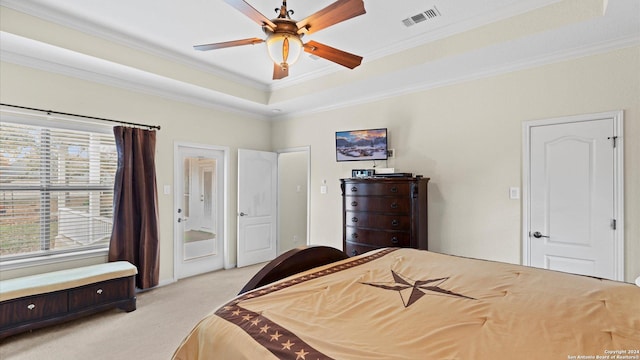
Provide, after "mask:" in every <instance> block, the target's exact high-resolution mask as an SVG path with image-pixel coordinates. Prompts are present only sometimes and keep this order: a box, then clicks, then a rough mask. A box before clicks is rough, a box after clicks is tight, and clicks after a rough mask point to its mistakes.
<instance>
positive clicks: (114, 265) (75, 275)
mask: <svg viewBox="0 0 640 360" xmlns="http://www.w3.org/2000/svg"><path fill="white" fill-rule="evenodd" d="M137 273H138V269H137V268H136V267H135V266H133V265H132V264H131V263H129V262H127V261H115V262H109V263H105V264H97V265H90V266H83V267H79V268H75V269H68V270H60V271H53V272H49V273H44V274H38V275H31V276H24V277H19V278H15V279H8V280H2V281H0V301H6V300H11V299H17V298H20V297H25V296H30V295H37V294H44V293H49V292H53V291H59V290H64V289H70V288H74V287H79V286H83V285H88V284H93V283H97V282H100V281H106V280H110V279H118V278H121V277H127V276H133V275H136V274H137Z"/></svg>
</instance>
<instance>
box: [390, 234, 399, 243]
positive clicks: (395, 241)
mask: <svg viewBox="0 0 640 360" xmlns="http://www.w3.org/2000/svg"><path fill="white" fill-rule="evenodd" d="M391 243H392V244H394V245H396V244H398V237H397V236H394V237H392V238H391Z"/></svg>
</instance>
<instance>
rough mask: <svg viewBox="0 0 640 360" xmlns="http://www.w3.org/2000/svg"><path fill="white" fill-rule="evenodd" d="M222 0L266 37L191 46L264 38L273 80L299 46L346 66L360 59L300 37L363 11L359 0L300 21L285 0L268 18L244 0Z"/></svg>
mask: <svg viewBox="0 0 640 360" xmlns="http://www.w3.org/2000/svg"><path fill="white" fill-rule="evenodd" d="M224 2H226V3H227V4H229V5H231V6H233V7H234V8H236V9H237V10H239V11H240V12H242V13H243V14H245V15H246V16H248V17H249V18H251V20H253V21H255V22H257V23H258V24H260V25H261V26H262V30H263V31H264V33H265V34H266V35H267V38H266V39H260V38H249V39H242V40H234V41H226V42H220V43H213V44H204V45H196V46H194V47H193V48H194V49H196V50H200V51H206V50H214V49H222V48H227V47H233V46H242V45H255V44H259V43H263V42H266V43H267V50H268V51H269V56H270V57H271V59H272V60H273V79H274V80H278V79H282V78H284V77H286V76H287V75H289V66H290V65H291V64H293V63H295V62H296V61H297V60H298V58H299V56H300V53H301V51H302V49H304V51H305V52H307V53H310V54H313V55H316V56H318V57H321V58H324V59H327V60H329V61H332V62H335V63H337V64H340V65H343V66H345V67H348V68H350V69H353V68H355V67H356V66H358V65H360V64H361V63H362V57H361V56H358V55H353V54H350V53H348V52H345V51H342V50H338V49H335V48H332V47H330V46H327V45H324V44H321V43H319V42H315V41H309V42H307V43H303V42H302V40H301V38H302V37H303V36H304V35H306V34H312V33H314V32H316V31H319V30H322V29H324V28H327V27H329V26H332V25H335V24H337V23H339V22H342V21H345V20H349V19H351V18H354V17H356V16H359V15H362V14H364V13H366V11H365V9H364V2H363V0H338V1H336V2H334V3H333V4H331V5H329V6H327V7H325V8H324V9H322V10H320V11H318V12H316V13H314V14H312V15H310V16H308V17H307V18H305V19H303V20H300V21H295V20H292V19H291V17H290V15H293V10H287V1H286V0H283V1H282V6H281V7H280V8H279V9H275V11H276V12H277V13H278V17H277V18H275V19H271V20H269V19H267V18H266V17H265V16H264V15H262V14H261V13H260V12H259V11H258V10H256V9H255V8H253V7H252V6H251V5H249V4H248V3H247V2H246V1H244V0H224Z"/></svg>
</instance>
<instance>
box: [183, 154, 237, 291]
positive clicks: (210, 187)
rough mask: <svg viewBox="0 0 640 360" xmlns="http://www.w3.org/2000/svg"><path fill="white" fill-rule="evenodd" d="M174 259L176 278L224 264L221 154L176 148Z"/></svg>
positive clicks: (215, 268) (222, 162)
mask: <svg viewBox="0 0 640 360" xmlns="http://www.w3.org/2000/svg"><path fill="white" fill-rule="evenodd" d="M175 159H176V166H175V168H176V170H175V171H176V177H175V178H176V191H175V194H176V199H175V204H176V210H175V215H176V218H175V219H176V225H175V227H176V231H175V234H176V236H175V239H176V240H175V242H176V244H175V249H176V250H175V252H176V256H175V260H176V266H175V270H176V276H177V278H178V279H181V278H184V277H188V276H193V275H197V274H202V273H205V272H209V271H213V270H218V269H221V268H222V267H223V265H224V254H223V251H224V169H225V166H224V159H225V156H224V152H223V151H222V150H215V149H207V148H200V147H193V146H182V145H179V146H177V148H176V156H175Z"/></svg>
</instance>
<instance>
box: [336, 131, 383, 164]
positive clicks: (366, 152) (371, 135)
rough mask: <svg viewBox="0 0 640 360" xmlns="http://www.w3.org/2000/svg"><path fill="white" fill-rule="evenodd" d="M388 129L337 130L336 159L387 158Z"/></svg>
mask: <svg viewBox="0 0 640 360" xmlns="http://www.w3.org/2000/svg"><path fill="white" fill-rule="evenodd" d="M386 159H387V129H368V130H351V131H338V132H336V160H337V161H357V160H386Z"/></svg>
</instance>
